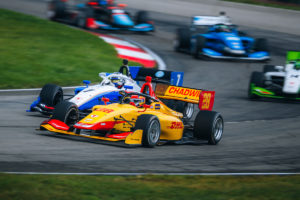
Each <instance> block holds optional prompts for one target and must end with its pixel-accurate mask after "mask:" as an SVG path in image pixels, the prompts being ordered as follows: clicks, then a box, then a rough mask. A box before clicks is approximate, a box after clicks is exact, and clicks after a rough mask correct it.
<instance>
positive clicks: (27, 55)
mask: <svg viewBox="0 0 300 200" xmlns="http://www.w3.org/2000/svg"><path fill="white" fill-rule="evenodd" d="M0 27H1V29H0V71H1V73H0V88H1V89H5V88H31V87H41V86H43V85H44V84H46V83H55V84H58V85H61V86H67V85H78V84H80V83H81V81H82V80H84V79H87V80H91V81H99V80H100V79H99V77H98V73H99V72H113V71H116V70H118V69H119V66H120V65H121V59H119V58H118V57H117V52H116V51H115V49H114V48H113V47H112V46H111V45H109V44H107V43H105V42H104V41H102V40H100V39H99V38H98V37H97V36H94V35H91V34H89V33H86V32H83V31H80V30H76V29H73V28H70V27H67V26H65V25H63V24H59V23H54V22H51V21H47V20H43V19H39V18H37V17H33V16H29V15H25V14H20V13H16V12H12V11H8V10H5V9H0ZM132 64H133V63H132Z"/></svg>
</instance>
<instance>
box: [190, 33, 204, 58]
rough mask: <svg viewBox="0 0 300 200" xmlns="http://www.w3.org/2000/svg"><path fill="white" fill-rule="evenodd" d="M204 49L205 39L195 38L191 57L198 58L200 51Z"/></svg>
mask: <svg viewBox="0 0 300 200" xmlns="http://www.w3.org/2000/svg"><path fill="white" fill-rule="evenodd" d="M204 47H205V38H204V37H202V36H199V37H197V38H196V43H195V47H194V49H193V52H192V54H193V56H194V58H200V55H201V52H202V49H203V48H204Z"/></svg>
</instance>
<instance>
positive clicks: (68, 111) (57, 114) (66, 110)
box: [51, 101, 79, 126]
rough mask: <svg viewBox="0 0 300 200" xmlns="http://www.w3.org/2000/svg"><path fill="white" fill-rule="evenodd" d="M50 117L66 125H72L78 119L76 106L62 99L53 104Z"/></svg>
mask: <svg viewBox="0 0 300 200" xmlns="http://www.w3.org/2000/svg"><path fill="white" fill-rule="evenodd" d="M51 119H57V120H60V121H62V122H64V123H65V124H67V125H68V126H73V125H74V124H76V123H77V122H78V121H79V112H78V108H77V106H76V105H75V104H74V103H72V102H69V101H63V102H61V103H59V104H57V105H56V106H55V109H54V112H53V115H52V117H51Z"/></svg>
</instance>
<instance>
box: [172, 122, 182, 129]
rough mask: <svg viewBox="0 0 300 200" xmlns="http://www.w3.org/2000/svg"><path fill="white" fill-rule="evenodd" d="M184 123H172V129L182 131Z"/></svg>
mask: <svg viewBox="0 0 300 200" xmlns="http://www.w3.org/2000/svg"><path fill="white" fill-rule="evenodd" d="M182 128H183V123H182V122H172V123H171V126H170V129H182Z"/></svg>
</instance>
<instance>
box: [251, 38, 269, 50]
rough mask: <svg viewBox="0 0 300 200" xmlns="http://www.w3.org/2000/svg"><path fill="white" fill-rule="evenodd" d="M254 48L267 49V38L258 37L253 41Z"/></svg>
mask: <svg viewBox="0 0 300 200" xmlns="http://www.w3.org/2000/svg"><path fill="white" fill-rule="evenodd" d="M254 50H255V51H266V52H268V51H269V44H268V41H267V39H265V38H258V39H256V41H255V45H254Z"/></svg>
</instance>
